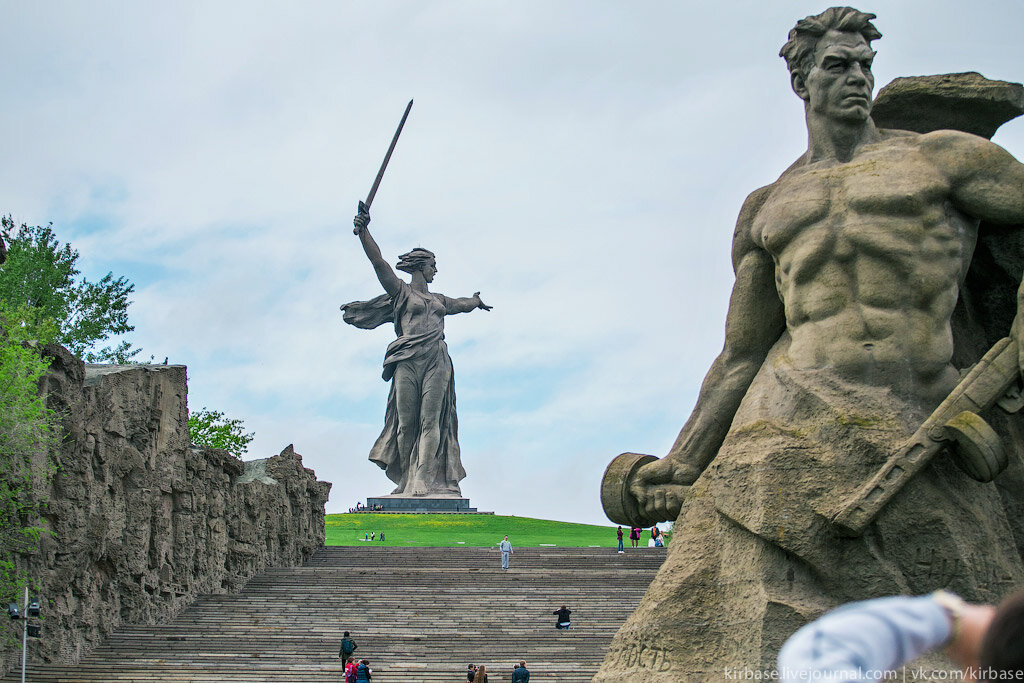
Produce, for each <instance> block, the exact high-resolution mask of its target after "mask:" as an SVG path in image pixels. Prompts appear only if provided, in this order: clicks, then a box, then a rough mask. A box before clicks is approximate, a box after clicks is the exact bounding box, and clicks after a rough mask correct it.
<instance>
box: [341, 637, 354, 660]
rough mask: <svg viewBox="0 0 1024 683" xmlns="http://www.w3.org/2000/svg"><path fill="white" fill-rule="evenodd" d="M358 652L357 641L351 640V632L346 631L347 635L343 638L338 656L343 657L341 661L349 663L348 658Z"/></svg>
mask: <svg viewBox="0 0 1024 683" xmlns="http://www.w3.org/2000/svg"><path fill="white" fill-rule="evenodd" d="M355 651H356V641H354V640H352V639H351V638H349V632H348V631H345V634H344V635H343V636H342V637H341V650H339V651H338V656H339V657H341V661H343V662H347V661H348V658H349V657H351V656H352V653H354V652H355Z"/></svg>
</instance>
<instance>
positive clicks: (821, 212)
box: [751, 135, 977, 402]
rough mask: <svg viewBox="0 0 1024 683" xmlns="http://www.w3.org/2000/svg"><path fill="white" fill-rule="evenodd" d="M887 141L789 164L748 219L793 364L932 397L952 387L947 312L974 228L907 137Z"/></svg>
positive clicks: (914, 140) (911, 137)
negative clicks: (778, 303) (768, 260)
mask: <svg viewBox="0 0 1024 683" xmlns="http://www.w3.org/2000/svg"><path fill="white" fill-rule="evenodd" d="M919 139H920V136H917V135H899V136H896V137H887V138H886V139H883V140H882V141H881V142H878V143H875V144H872V145H868V146H866V147H864V148H862V149H861V150H859V152H858V153H857V155H856V156H855V157H854V158H853V159H852V160H851V161H850V162H847V163H841V164H839V163H835V162H832V163H821V164H811V165H808V166H803V167H798V168H796V169H794V170H791V171H789V172H787V173H786V174H784V175H783V177H782V178H780V179H779V181H777V182H776V183H775V185H774V186H772V187H771V188H770V189H769V192H770V194H769V196H768V198H767V199H766V200H765V202H764V204H763V205H762V207H761V209H760V210H759V211H758V213H757V215H756V216H755V217H754V219H753V221H752V223H751V230H752V234H751V237H752V239H753V242H754V243H755V244H756V245H757V246H759V247H761V248H763V249H764V250H765V251H767V252H768V253H769V254H770V255H771V256H772V258H773V259H774V262H775V283H776V287H777V288H778V291H779V294H780V296H781V298H782V300H783V302H784V304H785V315H786V325H787V328H788V331H789V334H790V336H791V338H792V343H791V346H790V350H789V357H790V360H791V361H792V362H793V364H794V365H795V366H796V367H797V368H822V367H829V368H832V369H834V370H835V371H836V372H837V373H839V374H840V375H842V376H843V377H845V378H848V379H850V380H853V381H857V382H862V383H867V384H875V385H879V386H889V387H894V388H896V389H898V390H901V391H905V392H909V393H911V394H913V395H915V396H917V397H918V398H920V399H923V400H925V401H928V402H937V401H938V400H941V398H942V397H944V396H945V394H946V393H947V392H948V391H949V389H950V388H951V387H952V386H953V385H954V384H955V382H956V378H957V373H956V371H955V370H954V369H953V368H952V366H951V365H950V363H949V361H950V358H951V356H952V351H953V341H952V334H951V331H950V325H949V321H950V316H951V315H952V312H953V308H954V306H955V305H956V301H957V295H958V292H959V286H960V284H961V283H962V281H963V278H964V274H965V272H966V268H967V265H968V264H969V262H970V258H971V255H972V252H973V249H974V244H975V240H976V237H977V224H976V222H975V221H973V220H971V219H969V218H967V217H966V216H964V215H963V214H962V213H960V212H959V211H957V210H956V209H955V208H954V207H953V205H952V204H951V203H950V201H949V197H950V187H949V181H948V180H947V179H946V177H945V176H944V175H943V174H942V172H941V170H940V169H938V168H936V166H935V164H934V163H932V162H931V161H930V160H929V159H928V158H927V156H926V155H925V154H924V153H923V152H922V151H921V149H920V146H919V145H918V144H917V143H918V141H919Z"/></svg>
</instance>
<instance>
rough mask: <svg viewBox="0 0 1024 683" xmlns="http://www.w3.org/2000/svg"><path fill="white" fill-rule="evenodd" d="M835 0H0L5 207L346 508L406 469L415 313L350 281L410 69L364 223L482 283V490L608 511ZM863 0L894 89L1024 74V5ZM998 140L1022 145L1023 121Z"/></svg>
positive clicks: (195, 387) (693, 361) (534, 504)
mask: <svg viewBox="0 0 1024 683" xmlns="http://www.w3.org/2000/svg"><path fill="white" fill-rule="evenodd" d="M827 6H828V5H827V4H824V3H811V2H804V1H790V2H765V1H764V0H761V1H759V2H754V1H727V2H719V3H692V2H665V1H661V2H658V1H650V2H610V1H594V2H583V1H566V2H552V1H551V0H517V1H515V2H502V1H487V2H483V1H478V2H470V1H467V0H449V1H437V2H426V1H425V2H343V1H332V2H293V3H251V2H248V3H242V2H173V3H155V2H117V3H114V2H89V3H82V2H45V3H27V2H14V1H13V0H3V1H2V4H0V7H2V8H3V20H4V21H3V24H4V28H5V31H4V39H3V41H0V51H2V59H0V82H2V83H3V85H4V98H3V102H4V104H3V107H2V108H0V149H2V150H3V161H4V163H3V164H2V166H0V211H2V212H4V213H10V214H12V216H13V218H14V219H15V221H17V222H27V223H32V224H46V223H48V222H50V221H52V222H53V223H54V227H55V229H56V231H57V234H58V236H59V237H61V238H62V239H63V240H65V241H70V242H71V243H72V244H73V245H74V246H75V247H76V248H78V249H79V250H80V251H81V253H82V263H83V266H84V270H85V273H86V274H87V275H89V276H91V277H93V278H95V277H98V276H100V275H102V274H104V273H106V272H107V271H108V270H113V271H114V273H115V274H123V275H126V276H127V277H128V278H129V279H131V280H132V281H133V282H135V283H136V285H137V293H136V296H135V303H134V304H133V306H132V307H131V309H130V313H131V318H132V320H133V321H134V323H135V326H136V331H135V332H134V333H133V334H132V335H130V336H129V339H131V340H132V341H133V342H134V343H135V344H136V345H138V346H141V347H142V348H143V349H144V353H145V356H146V357H148V356H149V355H150V354H152V355H153V356H155V357H156V359H157V361H158V362H159V361H162V360H163V358H164V357H165V356H167V357H169V359H170V362H171V363H182V364H186V365H188V368H189V404H190V406H191V407H192V408H200V407H202V406H207V407H209V408H213V409H219V410H223V411H226V412H227V413H228V414H230V415H231V416H233V417H238V418H241V419H243V420H244V421H245V423H246V426H247V427H248V428H249V429H250V430H253V431H255V432H256V440H255V441H254V442H253V444H252V447H251V449H250V452H249V454H248V455H247V456H246V457H247V458H257V457H266V456H269V455H272V454H274V453H277V452H279V451H280V450H281V449H283V448H284V447H285V446H287V445H288V444H289V443H294V444H295V448H296V450H297V451H298V452H299V453H301V454H302V456H303V460H304V463H305V464H306V466H307V467H311V468H313V469H314V470H316V473H317V475H318V476H319V477H320V478H321V479H325V480H327V481H331V482H333V484H334V488H333V490H332V492H331V499H330V502H329V503H328V512H341V511H344V510H346V509H348V507H350V506H352V505H354V504H355V502H356V500H365V499H366V497H367V496H376V495H382V494H385V493H388V492H390V490H391V488H392V485H391V482H389V481H388V480H387V479H386V477H385V476H384V474H383V472H382V471H381V470H379V469H378V468H377V467H376V466H375V465H373V464H372V463H370V462H369V461H368V460H367V459H366V456H367V453H368V451H369V448H370V446H371V445H372V444H373V441H374V439H375V438H376V436H377V434H378V433H379V431H380V428H381V426H382V424H383V415H384V405H385V400H386V397H387V391H388V385H387V384H386V383H385V382H383V381H382V380H381V378H380V370H381V361H382V359H383V355H384V349H385V347H386V346H387V344H388V343H389V342H390V341H391V339H392V338H393V330H392V329H391V328H390V326H385V327H381V328H378V329H377V330H373V331H366V330H359V329H356V328H353V327H350V326H347V325H344V324H343V323H342V321H341V316H340V313H339V311H338V306H339V305H340V304H342V303H345V302H347V301H352V300H355V299H368V298H371V297H373V296H376V295H377V294H378V293H380V286H379V284H378V283H377V281H376V279H375V277H374V275H373V270H372V268H371V267H370V265H369V263H368V262H367V261H366V259H365V257H364V255H363V253H362V250H361V249H360V247H359V243H358V240H357V239H356V238H355V237H354V236H353V235H352V230H351V219H352V215H353V214H354V212H355V208H356V203H357V202H358V200H359V199H361V198H364V197H365V196H366V193H367V191H368V190H369V187H370V184H371V182H372V180H373V177H374V175H375V174H376V172H377V167H378V165H379V164H380V161H381V159H382V157H383V155H384V152H385V150H386V149H387V145H388V142H389V141H390V138H391V135H392V134H393V132H394V129H395V126H396V125H397V122H398V119H399V117H400V115H401V113H402V110H403V108H404V107H405V104H406V102H408V100H409V99H410V98H415V100H416V103H415V105H414V106H413V110H412V113H411V115H410V118H409V122H408V123H407V125H406V128H405V131H404V133H403V136H402V139H401V141H400V142H399V144H398V148H397V150H396V152H395V155H394V157H393V158H392V161H391V166H390V167H389V169H388V173H387V176H386V177H385V178H384V182H383V184H382V185H381V189H380V191H379V192H378V194H377V198H376V200H375V201H374V205H373V211H372V216H373V223H372V225H371V228H372V230H373V233H374V235H375V237H376V238H377V240H378V242H379V244H380V246H381V249H382V251H383V252H384V254H385V257H386V258H388V259H389V260H391V261H392V262H394V260H395V259H396V257H397V255H398V254H400V253H403V252H405V251H408V250H409V249H410V248H412V247H416V246H423V247H426V248H429V249H431V250H433V251H434V252H435V253H436V254H437V257H438V268H439V274H438V276H437V278H436V279H435V281H434V283H433V285H432V286H431V287H432V289H433V290H434V291H439V292H442V293H445V294H448V295H450V296H469V295H471V294H472V293H473V292H475V291H477V290H480V291H481V292H482V297H483V299H484V301H485V302H487V303H488V304H490V305H492V306H494V310H493V311H491V312H483V311H476V312H474V313H472V314H468V315H459V316H454V317H450V318H448V319H447V322H446V329H447V338H448V344H449V349H450V352H451V355H452V358H453V361H454V364H455V371H456V390H457V393H458V410H459V427H460V430H459V436H460V443H461V445H462V453H463V462H464V464H465V467H466V470H467V471H468V473H469V476H468V477H467V479H465V480H464V481H463V482H462V489H463V493H464V494H465V495H466V496H468V497H469V498H470V499H471V501H472V503H473V504H474V505H475V506H477V507H479V508H480V509H482V510H492V511H495V512H497V513H499V514H515V515H521V516H532V517H542V518H548V519H562V520H569V521H580V522H591V523H607V521H606V520H605V518H604V515H603V513H602V511H601V506H600V502H599V496H598V487H599V482H600V478H601V474H602V472H603V470H604V468H605V466H606V465H607V463H608V462H609V461H610V460H611V458H613V457H614V456H615V455H617V454H619V453H621V452H624V451H636V452H644V453H652V454H655V455H659V456H660V455H663V454H664V453H665V452H666V451H667V450H668V448H669V446H670V445H671V443H672V441H673V439H674V438H675V436H676V434H677V432H678V430H679V428H680V427H681V426H682V424H683V422H684V421H685V419H686V417H687V416H688V414H689V411H690V409H691V408H692V405H693V402H694V400H695V398H696V393H697V390H698V388H699V385H700V381H701V379H702V378H703V376H704V373H705V372H706V370H707V368H708V366H709V365H710V363H711V361H712V360H713V359H714V357H715V356H716V355H717V353H718V352H719V351H720V349H721V345H722V337H723V324H724V316H725V309H726V305H727V300H728V295H729V290H730V287H731V285H732V271H731V267H730V263H729V242H730V238H731V234H732V228H733V224H734V221H735V217H736V214H737V212H738V210H739V207H740V204H741V202H742V201H743V198H744V197H745V196H746V195H747V194H748V193H749V192H750V191H752V190H754V189H755V188H757V187H759V186H762V185H765V184H768V183H770V182H772V181H773V180H775V178H777V177H778V175H779V173H781V172H782V170H784V169H785V168H786V167H787V166H788V165H789V164H790V163H791V162H792V161H793V160H794V159H795V158H796V157H797V156H799V155H800V154H801V153H802V152H803V150H804V148H805V144H806V133H805V129H804V123H803V109H802V105H801V102H800V101H799V100H798V99H797V97H796V96H795V95H794V94H793V93H792V92H791V90H790V89H789V82H788V74H787V71H786V68H785V65H784V63H783V61H782V60H781V59H780V58H779V57H778V56H777V54H778V50H779V48H780V47H781V45H782V43H783V42H784V41H785V39H786V34H787V32H788V31H789V29H790V28H791V27H792V25H793V24H794V23H795V22H796V20H798V19H800V18H802V17H804V16H806V15H808V14H812V13H817V12H820V11H821V10H823V9H825V8H826V7H827ZM860 9H863V10H865V11H871V12H875V13H876V14H878V19H877V20H876V22H875V23H876V25H877V26H878V28H879V29H880V30H881V32H882V33H883V35H884V37H883V38H882V39H881V40H879V41H877V42H876V43H875V44H874V47H875V48H876V49H877V50H878V53H879V54H878V57H877V59H876V61H875V75H876V87H881V86H883V85H884V84H886V83H888V82H889V81H890V80H892V79H893V78H895V77H897V76H909V75H923V74H934V73H948V72H956V71H972V70H973V71H980V72H981V73H982V74H984V75H985V76H988V77H989V78H997V79H1004V80H1011V81H1022V80H1024V41H1022V40H1021V31H1022V29H1024V3H1020V2H1017V1H1016V0H1013V1H1010V0H1007V1H1005V2H993V1H986V0H980V1H977V2H974V3H971V5H970V6H969V7H968V6H967V5H966V4H965V3H961V2H949V1H944V0H928V1H916V0H906V1H900V2H896V1H892V0H889V1H882V2H874V3H873V4H871V5H861V6H860ZM995 140H996V141H997V142H999V143H1000V144H1002V145H1003V146H1004V147H1006V148H1007V149H1009V150H1010V151H1011V152H1013V153H1014V154H1015V155H1017V156H1018V157H1020V156H1021V155H1022V154H1024V123H1022V122H1020V121H1015V122H1011V123H1009V124H1007V125H1006V126H1004V128H1003V130H1001V131H1000V132H999V133H998V134H997V135H996V137H995Z"/></svg>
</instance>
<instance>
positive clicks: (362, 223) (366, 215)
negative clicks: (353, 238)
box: [352, 202, 370, 235]
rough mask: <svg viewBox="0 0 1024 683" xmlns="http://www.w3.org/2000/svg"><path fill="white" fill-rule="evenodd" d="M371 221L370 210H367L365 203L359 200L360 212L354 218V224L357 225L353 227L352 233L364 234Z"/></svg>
mask: <svg viewBox="0 0 1024 683" xmlns="http://www.w3.org/2000/svg"><path fill="white" fill-rule="evenodd" d="M369 223H370V212H369V211H368V210H367V208H366V205H365V204H363V203H362V202H359V213H357V214H356V217H355V218H353V219H352V225H354V226H356V227H355V228H353V229H352V234H353V235H360V234H362V232H363V230H365V229H366V226H367V225H369Z"/></svg>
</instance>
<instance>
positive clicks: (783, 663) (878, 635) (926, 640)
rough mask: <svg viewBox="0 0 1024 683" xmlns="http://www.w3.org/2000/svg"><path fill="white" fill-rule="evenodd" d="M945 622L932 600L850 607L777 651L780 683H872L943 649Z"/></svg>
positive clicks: (946, 635) (870, 602) (889, 600)
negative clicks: (826, 682)
mask: <svg viewBox="0 0 1024 683" xmlns="http://www.w3.org/2000/svg"><path fill="white" fill-rule="evenodd" d="M949 636H950V624H949V617H948V616H947V615H946V611H945V610H944V609H943V608H942V607H941V606H940V605H939V604H938V603H936V602H935V601H934V600H933V599H932V597H931V596H930V595H923V596H920V597H905V596H896V597H890V598H879V599H876V600H865V601H863V602H854V603H850V604H849V605H845V606H843V607H840V608H838V609H835V610H833V611H831V612H829V613H828V614H826V615H825V616H823V617H821V618H820V619H818V620H817V621H813V622H811V623H810V624H807V625H806V626H804V627H803V628H801V629H800V630H799V631H797V632H796V633H794V634H793V635H792V636H791V637H790V638H789V640H787V641H786V643H785V645H783V646H782V649H781V650H780V651H779V659H778V670H779V678H780V680H783V681H807V680H814V679H824V678H834V679H836V680H844V681H875V680H878V678H879V673H878V672H880V671H891V670H893V669H896V668H898V667H900V666H902V665H903V664H905V663H907V662H909V661H911V660H913V659H916V658H917V657H919V656H920V655H921V654H923V653H925V652H927V651H928V650H931V649H933V648H936V647H939V646H941V645H943V644H944V643H945V642H946V641H947V640H948V639H949Z"/></svg>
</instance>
